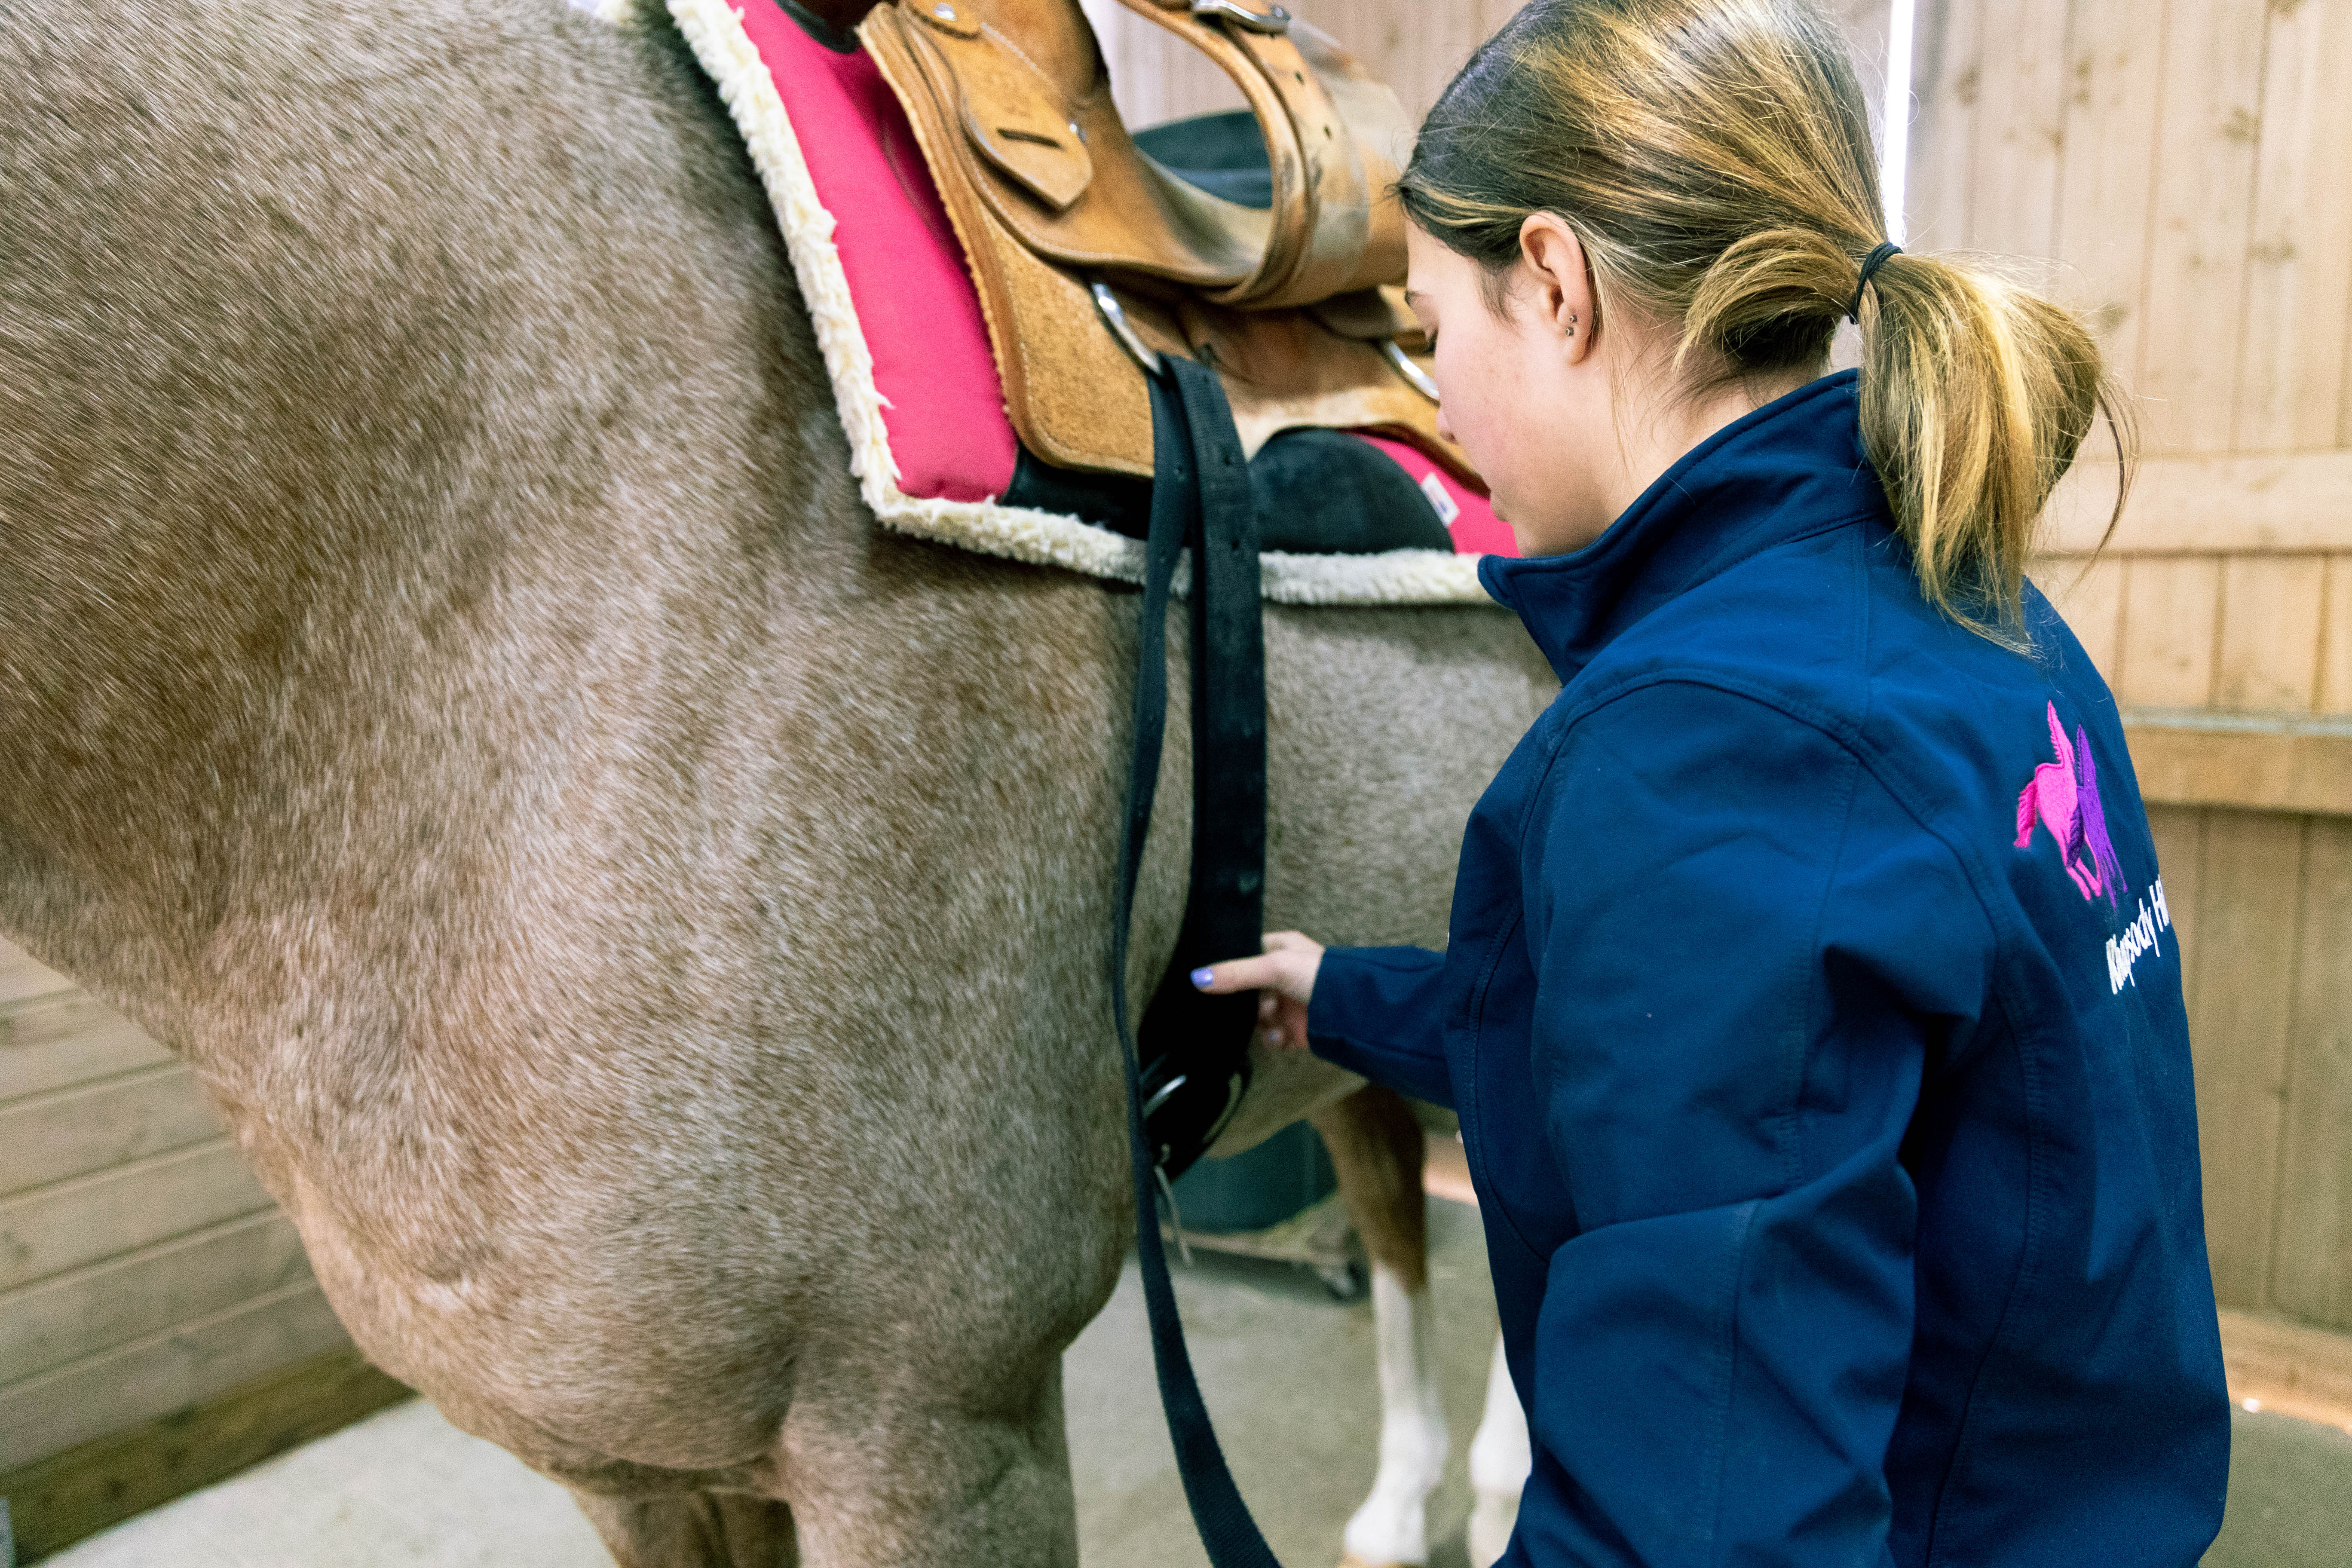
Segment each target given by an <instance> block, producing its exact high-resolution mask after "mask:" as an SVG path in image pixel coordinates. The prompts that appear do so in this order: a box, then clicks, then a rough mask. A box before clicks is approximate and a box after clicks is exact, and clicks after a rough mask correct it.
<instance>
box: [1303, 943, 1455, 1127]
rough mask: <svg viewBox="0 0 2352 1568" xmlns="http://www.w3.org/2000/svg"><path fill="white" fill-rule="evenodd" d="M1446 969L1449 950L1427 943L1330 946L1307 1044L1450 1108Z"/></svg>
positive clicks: (1375, 1078)
mask: <svg viewBox="0 0 2352 1568" xmlns="http://www.w3.org/2000/svg"><path fill="white" fill-rule="evenodd" d="M1444 969H1445V955H1444V953H1442V952H1430V951H1429V950H1428V949H1427V948H1422V947H1333V948H1326V949H1325V950H1324V952H1323V966H1322V968H1321V969H1319V970H1318V971H1317V973H1316V976H1315V995H1314V999H1313V1000H1312V1001H1311V1002H1309V1003H1308V1004H1307V1044H1308V1045H1309V1046H1310V1047H1312V1048H1313V1050H1314V1052H1315V1054H1316V1055H1317V1056H1318V1057H1321V1058H1323V1059H1324V1060H1325V1061H1328V1062H1330V1063H1332V1064H1334V1065H1335V1066H1338V1067H1343V1068H1347V1069H1348V1070H1349V1072H1360V1073H1361V1074H1363V1075H1364V1076H1365V1077H1366V1078H1368V1079H1371V1080H1372V1081H1373V1082H1374V1083H1381V1084H1386V1085H1387V1086H1388V1087H1389V1088H1391V1089H1396V1090H1397V1091H1398V1092H1400V1093H1402V1094H1409V1095H1412V1097H1413V1098H1414V1099H1416V1100H1428V1101H1429V1102H1430V1103H1432V1104H1433V1105H1443V1106H1445V1107H1447V1108H1448V1109H1451V1108H1452V1107H1453V1104H1454V1081H1453V1079H1451V1078H1449V1077H1448V1076H1447V1074H1446V1070H1445V1047H1444V1037H1445V1014H1444V1002H1443V1001H1442V1000H1441V998H1440V982H1441V977H1442V976H1443V974H1444Z"/></svg>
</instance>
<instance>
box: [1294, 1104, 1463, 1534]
mask: <svg viewBox="0 0 2352 1568" xmlns="http://www.w3.org/2000/svg"><path fill="white" fill-rule="evenodd" d="M1310 1120H1311V1121H1313V1122H1314V1124H1315V1129H1316V1131H1318V1132H1320V1133H1321V1134H1322V1135H1323V1142H1325V1144H1326V1145H1328V1147H1329V1149H1330V1151H1331V1163H1332V1166H1333V1168H1334V1169H1335V1170H1336V1171H1337V1172H1338V1173H1339V1190H1340V1192H1341V1193H1342V1194H1344V1195H1345V1196H1346V1198H1347V1202H1348V1209H1349V1214H1350V1215H1352V1216H1353V1217H1354V1219H1355V1222H1356V1228H1357V1230H1358V1231H1359V1232H1360V1234H1361V1235H1362V1236H1363V1238H1364V1246H1365V1249H1366V1250H1367V1251H1369V1252H1370V1254H1371V1257H1372V1310H1373V1315H1374V1319H1375V1321H1376V1323H1377V1325H1378V1336H1377V1337H1378V1341H1379V1345H1380V1377H1381V1459H1380V1469H1379V1471H1378V1473H1377V1474H1376V1475H1375V1476H1374V1478H1373V1480H1372V1490H1371V1494H1370V1496H1369V1497H1367V1498H1366V1499H1365V1500H1364V1502H1363V1505H1362V1506H1361V1507H1360V1508H1359V1509H1357V1510H1356V1512H1355V1516H1354V1517H1353V1518H1351V1519H1350V1520H1349V1521H1348V1528H1347V1532H1346V1535H1345V1537H1344V1541H1345V1544H1346V1549H1347V1556H1346V1557H1345V1559H1344V1560H1343V1568H1393V1565H1400V1564H1406V1563H1426V1562H1427V1561H1428V1560H1429V1531H1428V1522H1427V1519H1426V1508H1427V1503H1428V1500H1429V1494H1430V1493H1431V1492H1432V1491H1433V1490H1434V1489H1436V1487H1437V1483H1438V1480H1439V1479H1440V1477H1441V1476H1442V1475H1443V1474H1444V1468H1445V1459H1446V1453H1447V1447H1448V1441H1447V1436H1446V1430H1445V1414H1444V1408H1443V1406H1442V1405H1440V1404H1439V1401H1438V1395H1437V1357H1436V1347H1435V1344H1434V1342H1433V1338H1434V1328H1435V1324H1434V1321H1433V1318H1432V1315H1431V1312H1430V1303H1429V1232H1428V1211H1427V1208H1426V1206H1425V1200H1424V1199H1423V1195H1422V1185H1421V1170H1422V1161H1423V1155H1424V1153H1425V1152H1426V1144H1425V1142H1424V1141H1423V1140H1424V1134H1423V1131H1422V1129H1421V1123H1420V1122H1419V1121H1417V1120H1416V1119H1415V1118H1414V1116H1413V1114H1412V1107H1411V1106H1409V1105H1407V1104H1406V1103H1405V1101H1404V1099H1403V1097H1402V1096H1401V1095H1398V1094H1397V1093H1395V1092H1394V1091H1392V1090H1390V1089H1380V1088H1374V1087H1367V1088H1364V1089H1359V1090H1358V1091H1356V1092H1355V1093H1354V1094H1351V1095H1349V1097H1348V1098H1347V1099H1345V1100H1340V1101H1339V1103H1338V1104H1336V1105H1333V1106H1331V1107H1329V1108H1328V1109H1327V1110H1321V1111H1318V1112H1317V1113H1316V1114H1315V1115H1314V1116H1313V1117H1312V1118H1310Z"/></svg>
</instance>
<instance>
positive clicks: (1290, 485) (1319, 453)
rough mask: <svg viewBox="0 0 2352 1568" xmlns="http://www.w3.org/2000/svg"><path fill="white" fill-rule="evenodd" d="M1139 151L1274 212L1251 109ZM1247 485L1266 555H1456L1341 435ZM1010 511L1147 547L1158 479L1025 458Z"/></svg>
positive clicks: (1393, 480)
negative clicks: (1062, 516)
mask: <svg viewBox="0 0 2352 1568" xmlns="http://www.w3.org/2000/svg"><path fill="white" fill-rule="evenodd" d="M1135 144H1136V145H1137V146H1138V147H1140V148H1141V149H1142V150H1143V152H1144V153H1145V155H1146V156H1148V157H1150V158H1151V159H1152V160H1153V161H1155V162H1156V163H1160V165H1161V166H1163V167H1164V168H1166V169H1167V170H1168V172H1169V173H1170V174H1174V175H1175V176H1176V177H1177V178H1179V179H1181V180H1182V181H1184V182H1185V183H1186V184H1192V185H1197V186H1199V187H1200V188H1201V189H1202V190H1204V191H1207V192H1209V193H1210V194H1211V195H1218V196H1223V197H1224V198H1225V199H1226V200H1227V201H1230V202H1238V203H1239V204H1241V205H1243V206H1246V207H1256V208H1259V209H1261V210H1262V209H1265V208H1267V207H1271V206H1272V205H1274V177H1273V174H1272V173H1271V172H1270V171H1269V170H1268V168H1267V166H1266V158H1265V136H1264V135H1263V134H1262V133H1261V132H1259V130H1258V128H1257V117H1256V116H1255V115H1254V114H1252V113H1250V112H1249V111H1248V110H1233V111H1232V112H1230V113H1225V114H1202V115H1196V116H1194V117H1193V118H1192V119H1190V120H1177V121H1170V122H1169V123H1168V124H1166V125H1155V126H1153V127H1151V128H1150V130H1148V131H1139V132H1136V133H1135ZM1249 478H1250V497H1251V500H1252V501H1253V502H1254V503H1255V507H1256V510H1257V524H1258V541H1259V545H1260V547H1261V548H1263V549H1266V550H1281V551H1288V552H1296V553H1299V554H1306V555H1370V554H1376V553H1378V552H1381V551H1383V550H1446V551H1450V550H1452V549H1453V548H1454V539H1453V536H1452V535H1451V534H1448V533H1447V532H1446V531H1445V525H1444V523H1443V522H1441V521H1438V517H1437V510H1436V509H1435V508H1434V507H1432V506H1431V505H1430V504H1429V498H1428V497H1426V496H1424V495H1423V494H1422V493H1421V487H1420V486H1418V485H1416V484H1414V483H1413V482H1412V479H1411V478H1410V477H1408V476H1407V475H1406V473H1405V471H1404V470H1403V469H1402V468H1398V467H1397V466H1396V464H1394V463H1392V462H1391V461H1390V460H1389V459H1388V458H1387V457H1385V456H1384V455H1382V454H1381V451H1380V450H1379V449H1378V448H1377V447H1368V446H1366V445H1365V444H1364V443H1363V442H1361V441H1359V440H1357V439H1356V438H1355V437H1353V436H1349V435H1348V434H1346V433H1345V432H1343V431H1339V430H1325V429H1316V428H1307V427H1302V428H1299V429H1296V430H1285V431H1283V432H1282V433H1281V434H1279V435H1277V436H1276V437H1274V438H1273V439H1272V440H1270V441H1268V442H1267V443H1266V444H1265V446H1264V447H1261V448H1259V450H1258V454H1257V456H1256V457H1255V458H1251V459H1250V465H1249ZM1003 500H1004V502H1005V504H1006V505H1008V506H1028V507H1036V508H1038V509H1040V510H1045V511H1059V512H1067V513H1070V514H1072V515H1074V516H1076V517H1078V518H1081V519H1083V520H1084V521H1087V522H1091V523H1097V524H1099V525H1100V526H1102V527H1104V528H1108V529H1111V530H1113V531H1116V532H1118V533H1123V534H1126V535H1127V536H1128V537H1129V538H1130V539H1141V538H1142V537H1143V536H1144V533H1145V531H1146V530H1147V528H1148V526H1149V524H1150V520H1151V483H1150V480H1148V479H1129V478H1128V477H1126V476H1124V475H1119V474H1096V473H1086V472H1082V471H1080V470H1078V469H1075V468H1055V467H1054V466H1053V465H1051V464H1049V463H1046V462H1045V461H1043V460H1042V459H1040V458H1038V457H1037V456H1036V455H1035V454H1034V453H1033V452H1031V451H1030V450H1029V449H1028V448H1027V447H1023V448H1022V449H1021V454H1020V458H1019V460H1018V462H1017V463H1016V465H1015V467H1014V468H1013V484H1012V487H1011V488H1010V489H1007V490H1006V491H1005V492H1004V496H1003Z"/></svg>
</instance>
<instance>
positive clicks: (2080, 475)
mask: <svg viewBox="0 0 2352 1568" xmlns="http://www.w3.org/2000/svg"><path fill="white" fill-rule="evenodd" d="M2115 499H2116V468H2115V465H2114V464H2113V463H2102V462H2088V463H2083V464H2080V465H2078V466H2077V467H2076V468H2075V469H2074V472H2073V473H2071V474H2069V475H2067V476H2066V479H2064V480H2063V482H2062V483H2061V484H2060V485H2059V487H2058V492H2057V494H2055V495H2053V497H2051V500H2050V517H2049V522H2048V529H2049V531H2048V533H2047V535H2046V536H2045V547H2044V552H2045V553H2048V554H2052V555H2084V554H2088V553H2090V552H2091V551H2093V550H2094V549H2095V548H2096V547H2097V546H2098V542H2099V539H2100V536H2101V535H2102V534H2104V533H2105V531H2106V528H2107V514H2108V512H2109V511H2110V510H2112V509H2113V508H2114V506H2115ZM2329 551H2352V451H2321V452H2288V453H2273V454H2269V455H2264V456H2256V457H2211V458H2151V459H2150V460H2148V461H2147V462H2144V463H2142V464H2141V465H2140V466H2139V469H2138V471H2137V474H2136V475H2135V476H2134V478H2133V480H2132V492H2131V501H2130V504H2129V505H2127V506H2126V508H2125V509H2124V517H2123V521H2122V522H2121V523H2119V524H2118V525H2117V526H2116V536H2115V538H2114V539H2112V540H2110V541H2109V542H2108V543H2107V547H2106V553H2108V554H2111V555H2226V554H2236V553H2257V554H2281V553H2287V552H2322V553H2324V552H2329Z"/></svg>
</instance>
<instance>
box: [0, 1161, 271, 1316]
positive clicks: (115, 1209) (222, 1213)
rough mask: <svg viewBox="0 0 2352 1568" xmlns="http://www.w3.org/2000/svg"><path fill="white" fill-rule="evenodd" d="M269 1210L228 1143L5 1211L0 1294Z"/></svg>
mask: <svg viewBox="0 0 2352 1568" xmlns="http://www.w3.org/2000/svg"><path fill="white" fill-rule="evenodd" d="M268 1206H269V1198H268V1194H265V1193H264V1192H263V1191H262V1190H261V1184H260V1183H258V1182H257V1181H255V1180H254V1178H253V1172H252V1171H251V1170H250V1169H249V1168H248V1167H247V1165H246V1163H245V1161H244V1159H243V1158H242V1157H240V1156H239V1155H238V1153H237V1152H236V1146H235V1145H233V1144H232V1143H230V1142H229V1141H228V1140H227V1139H226V1138H223V1139H220V1140H217V1141H216V1142H210V1143H199V1144H197V1145H196V1146H195V1147H194V1148H191V1149H182V1150H177V1151H175V1152H172V1153H169V1154H158V1155H156V1156H154V1157H153V1158H152V1159H147V1160H142V1161H140V1162H139V1163H136V1164H131V1165H124V1166H121V1167H118V1168H117V1169H115V1170H111V1171H105V1172H100V1173H98V1174H96V1175H89V1176H78V1177H76V1178H75V1179H74V1180H72V1181H70V1182H60V1183H58V1184H56V1185H55V1186H49V1187H41V1188H37V1189H36V1190H35V1191H33V1192H30V1193H26V1194H23V1195H21V1196H18V1197H14V1198H10V1199H8V1200H7V1201H6V1202H5V1203H0V1290H6V1289H14V1288H16V1287H17V1286H19V1285H26V1284H30V1283H31V1282H32V1281H34V1280H37V1279H47V1278H48V1277H49V1276H50V1275H53V1274H62V1273H64V1272H65V1271H66V1270H67V1269H68V1268H80V1267H82V1266H83V1265H84V1264H89V1263H96V1262H98V1261H99V1260H100V1259H101V1258H114V1257H119V1256H120V1255H121V1254H123V1253H126V1252H131V1251H133V1250H135V1249H137V1248H139V1247H148V1246H152V1245H153V1244H154V1243H156V1242H158V1241H163V1240H166V1239H168V1238H170V1237H175V1236H184V1235H186V1234H187V1233H188V1232H190V1231H193V1230H197V1229H200V1228H202V1227H203V1226H209V1225H217V1224H219V1223H220V1222H221V1221H223V1220H226V1219H234V1218H236V1217H237V1216H238V1215H248V1214H256V1213H258V1212H260V1211H261V1210H263V1209H265V1208H268Z"/></svg>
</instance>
